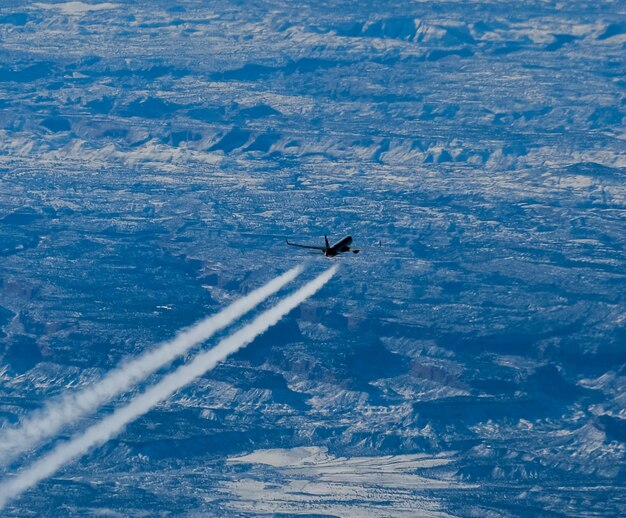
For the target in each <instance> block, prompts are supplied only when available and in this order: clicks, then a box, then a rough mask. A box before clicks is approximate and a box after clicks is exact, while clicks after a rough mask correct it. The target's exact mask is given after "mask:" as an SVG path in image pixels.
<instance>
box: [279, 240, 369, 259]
mask: <svg viewBox="0 0 626 518" xmlns="http://www.w3.org/2000/svg"><path fill="white" fill-rule="evenodd" d="M286 241H287V244H288V245H291V246H298V247H300V248H311V249H313V250H319V251H320V252H322V253H323V254H324V255H325V256H326V257H335V256H336V255H337V254H341V253H343V252H352V253H353V254H358V253H359V252H360V250H359V249H358V248H353V247H351V246H350V245H351V244H352V236H345V237H342V238H341V239H340V240H339V241H337V242H336V243H335V244H334V245H331V244H330V243H329V242H328V237H326V236H324V242H325V243H326V244H325V245H324V246H315V245H300V244H298V243H291V242H290V241H289V239H286Z"/></svg>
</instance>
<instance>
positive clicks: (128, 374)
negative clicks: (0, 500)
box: [0, 266, 303, 465]
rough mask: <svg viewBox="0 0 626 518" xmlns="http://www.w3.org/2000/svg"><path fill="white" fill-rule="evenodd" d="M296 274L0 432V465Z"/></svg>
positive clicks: (124, 388)
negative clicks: (16, 425) (15, 426)
mask: <svg viewBox="0 0 626 518" xmlns="http://www.w3.org/2000/svg"><path fill="white" fill-rule="evenodd" d="M302 270H303V267H302V266H297V267H295V268H292V269H291V270H289V271H288V272H286V273H284V274H283V275H281V276H279V277H277V278H276V279H274V280H272V281H270V282H268V283H267V284H266V285H265V286H262V287H260V288H258V289H256V290H254V291H253V292H252V293H250V294H249V295H247V296H246V297H244V298H242V299H239V300H237V301H236V302H234V303H233V304H231V305H230V306H228V307H227V308H226V309H224V310H223V311H221V312H219V313H217V314H216V315H213V316H210V317H207V318H205V319H204V320H201V321H200V322H198V323H197V324H195V325H193V326H192V327H190V328H188V329H185V330H183V331H181V332H180V333H179V334H178V335H177V336H175V337H174V339H173V340H170V341H169V342H165V343H163V344H162V345H160V346H158V347H157V348H156V349H154V350H151V351H148V352H146V353H144V354H141V355H140V356H139V357H137V358H135V359H133V360H130V361H128V362H127V363H124V364H122V365H121V366H119V367H118V368H116V369H114V370H113V371H111V372H110V373H109V374H107V375H106V376H105V377H104V378H103V379H101V380H100V381H98V382H96V384H95V385H91V386H89V387H87V388H85V389H83V390H82V391H80V392H78V393H76V394H71V395H68V396H65V397H63V398H62V399H60V400H58V401H53V402H51V403H49V404H48V405H47V406H45V407H44V408H43V409H41V410H39V411H37V412H35V413H34V415H32V416H31V417H29V418H27V419H26V420H25V421H23V422H21V423H20V424H19V425H18V427H17V428H10V429H6V430H2V432H1V433H0V465H7V464H9V463H10V462H11V461H12V460H14V459H15V458H16V457H17V456H18V455H20V454H21V453H23V452H25V451H27V450H29V449H31V448H33V447H34V446H36V445H37V444H38V443H39V442H41V441H42V440H44V439H46V438H49V437H52V436H53V435H55V434H56V433H57V432H59V430H61V428H62V427H63V426H65V425H67V424H70V423H73V422H75V421H77V420H78V419H79V418H80V417H82V416H84V415H85V414H87V413H89V412H94V411H95V410H97V409H98V408H99V407H100V406H101V405H102V404H104V403H106V402H107V401H109V400H110V399H112V398H113V397H115V396H117V395H119V394H121V393H123V392H125V391H127V390H129V389H130V388H131V387H132V386H133V385H134V384H135V383H138V382H139V381H141V380H143V379H145V378H146V377H148V376H149V375H150V374H152V373H153V372H155V371H157V370H158V369H160V368H161V367H163V366H164V365H166V364H168V363H169V362H171V361H172V360H173V359H174V358H176V357H177V356H180V355H182V354H184V353H185V352H187V351H188V350H189V349H191V348H192V347H193V346H195V345H197V344H199V343H201V342H204V341H205V340H208V339H209V338H210V337H211V336H212V335H214V334H215V333H216V332H217V331H219V330H220V329H223V328H224V327H226V326H227V325H229V324H231V323H232V322H233V321H234V320H237V319H238V318H239V317H241V316H243V315H244V314H245V313H247V312H248V311H250V310H252V309H253V308H255V307H256V306H258V305H259V304H260V303H261V302H263V301H264V300H265V299H266V298H267V297H269V296H270V295H273V294H274V293H276V292H277V291H278V290H279V289H281V288H282V287H283V286H284V285H285V284H287V283H288V282H291V281H292V280H293V279H295V278H296V277H297V276H298V275H299V274H300V273H301V272H302Z"/></svg>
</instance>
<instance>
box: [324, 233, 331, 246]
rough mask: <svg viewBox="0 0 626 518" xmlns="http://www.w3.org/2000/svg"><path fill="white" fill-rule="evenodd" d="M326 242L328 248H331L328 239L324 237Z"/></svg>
mask: <svg viewBox="0 0 626 518" xmlns="http://www.w3.org/2000/svg"><path fill="white" fill-rule="evenodd" d="M324 242H325V243H326V248H330V243H329V242H328V237H326V236H324Z"/></svg>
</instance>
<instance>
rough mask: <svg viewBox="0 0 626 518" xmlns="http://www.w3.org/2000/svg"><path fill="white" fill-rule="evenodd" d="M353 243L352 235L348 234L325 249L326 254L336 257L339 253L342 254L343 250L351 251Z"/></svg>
mask: <svg viewBox="0 0 626 518" xmlns="http://www.w3.org/2000/svg"><path fill="white" fill-rule="evenodd" d="M351 244H352V236H346V237H344V238H342V239H340V240H339V241H337V242H336V243H335V244H334V245H332V246H331V247H328V248H326V250H324V255H325V256H326V257H335V256H336V255H337V254H341V253H343V252H349V251H350V245H351Z"/></svg>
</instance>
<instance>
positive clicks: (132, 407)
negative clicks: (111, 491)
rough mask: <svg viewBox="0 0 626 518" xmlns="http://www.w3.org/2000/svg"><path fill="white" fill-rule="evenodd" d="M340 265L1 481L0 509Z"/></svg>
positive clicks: (228, 350)
mask: <svg viewBox="0 0 626 518" xmlns="http://www.w3.org/2000/svg"><path fill="white" fill-rule="evenodd" d="M337 268H338V266H337V265H335V266H333V267H331V268H329V269H328V270H326V271H325V272H324V273H322V274H321V275H319V276H317V277H316V278H315V279H313V280H312V281H311V282H309V283H308V284H305V285H304V286H303V287H302V288H300V289H299V290H298V291H296V292H295V293H293V294H291V295H289V296H287V297H285V298H284V299H283V300H281V301H280V302H279V303H278V304H276V305H275V306H274V307H273V308H271V309H268V310H267V311H265V312H264V313H262V314H261V315H259V316H258V317H257V318H255V319H254V320H253V321H252V322H251V323H250V324H248V325H246V326H245V327H243V328H241V329H240V330H239V331H236V332H235V333H233V334H232V335H230V336H228V337H226V338H224V339H223V340H222V341H221V342H220V343H219V344H218V345H216V346H215V347H214V348H213V349H211V350H209V351H206V352H204V353H200V354H198V355H197V356H196V357H195V358H194V359H193V361H191V362H190V363H188V364H186V365H183V366H181V367H179V368H178V369H176V370H175V371H174V372H172V373H171V374H168V375H167V376H165V377H164V378H163V380H162V381H160V382H159V383H157V384H156V385H154V386H153V387H151V388H149V389H148V390H146V391H145V392H144V393H143V394H140V395H139V396H137V397H135V398H134V399H133V400H132V401H131V402H130V403H128V404H127V405H126V406H125V407H122V408H120V409H118V410H116V411H115V412H114V413H113V414H111V415H110V416H108V417H105V418H104V419H103V420H102V421H100V422H99V423H97V424H95V425H93V426H91V427H89V428H88V429H87V430H86V431H85V432H84V433H82V434H80V435H77V436H76V437H74V438H73V439H71V440H70V441H69V442H66V443H63V444H61V445H59V446H57V447H56V448H55V449H54V450H52V452H51V453H49V454H48V455H46V456H45V457H43V458H42V459H41V460H39V461H37V462H35V463H34V464H33V465H31V466H30V467H29V468H27V469H25V470H23V471H21V472H19V473H18V475H17V476H16V477H15V478H13V479H10V480H8V481H7V482H5V483H4V484H2V485H1V486H0V510H2V509H4V507H5V506H6V504H7V502H8V501H9V500H12V499H14V498H16V497H18V496H19V495H21V494H22V493H23V492H24V491H26V490H27V489H29V488H30V487H32V486H34V485H35V484H37V483H38V482H39V481H41V480H43V479H44V478H47V477H49V476H50V475H52V474H53V473H54V472H56V471H57V470H58V469H59V468H61V466H63V465H64V464H66V463H68V462H69V461H71V460H73V459H75V458H77V457H79V456H80V455H83V454H84V453H86V452H87V451H89V450H90V449H91V448H93V447H94V446H98V445H100V444H104V443H105V442H107V441H108V440H109V439H111V438H112V437H113V436H114V435H116V434H117V433H119V432H120V431H122V430H123V429H124V427H125V426H126V425H127V424H128V423H130V422H131V421H133V420H134V419H137V418H138V417H140V416H141V415H143V414H145V413H147V412H148V411H149V410H150V409H151V408H152V407H154V406H155V405H157V404H158V403H159V402H160V401H163V400H164V399H166V398H168V397H169V396H171V395H172V394H173V393H174V392H176V391H177V390H178V389H180V388H182V387H184V386H185V385H187V384H188V383H190V382H192V381H193V380H194V379H195V378H197V377H199V376H202V375H203V374H204V373H205V372H207V371H209V370H211V369H212V368H213V367H215V365H216V364H217V363H218V362H220V361H221V360H223V359H224V358H226V357H227V356H229V355H231V354H233V353H235V352H237V351H238V350H239V349H241V348H243V347H245V346H246V345H248V344H249V343H250V342H252V340H254V339H255V338H256V337H257V336H258V335H260V334H261V333H264V332H265V331H266V330H267V329H268V328H270V327H271V326H273V325H274V324H276V323H277V322H278V321H279V320H280V319H281V318H282V317H284V316H285V315H286V314H287V313H289V312H290V311H291V310H293V309H294V308H296V307H297V306H299V305H300V304H301V303H302V302H304V301H305V300H306V299H308V298H309V297H311V296H312V295H314V294H315V293H316V292H317V291H318V290H319V289H320V288H321V287H322V286H324V284H326V283H327V282H328V281H329V280H330V279H331V277H332V276H333V275H334V274H335V272H336V271H337Z"/></svg>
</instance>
